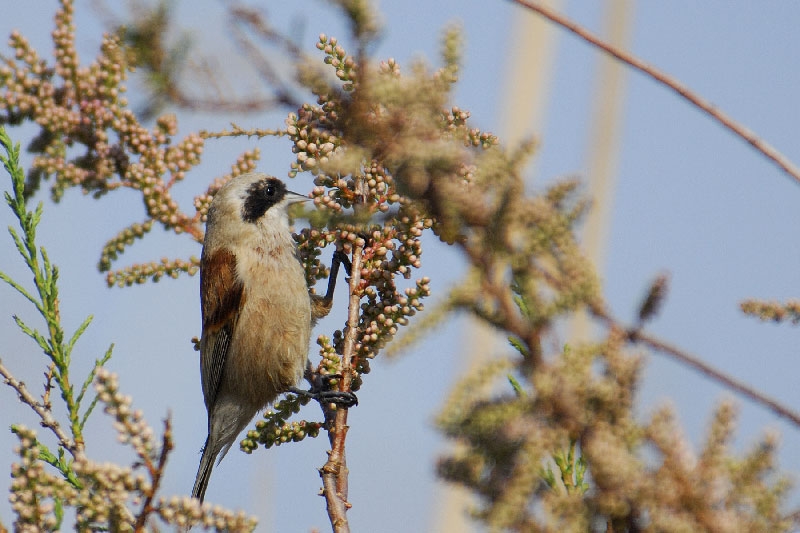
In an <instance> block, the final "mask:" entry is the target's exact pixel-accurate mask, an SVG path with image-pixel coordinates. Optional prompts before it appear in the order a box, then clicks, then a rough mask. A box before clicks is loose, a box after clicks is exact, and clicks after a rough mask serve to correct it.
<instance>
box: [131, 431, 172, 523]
mask: <svg viewBox="0 0 800 533" xmlns="http://www.w3.org/2000/svg"><path fill="white" fill-rule="evenodd" d="M171 450H172V421H171V419H170V418H169V417H168V418H167V419H166V420H164V436H163V437H162V438H161V453H160V454H159V456H158V465H156V466H155V467H154V466H153V464H152V462H151V461H149V458H146V459H147V463H148V464H147V465H146V466H147V469H148V473H149V474H150V479H151V480H152V482H151V484H150V488H149V489H148V490H147V491H146V492H145V494H146V495H147V497H146V498H145V501H144V503H143V504H142V510H141V511H140V512H139V516H137V517H136V523H135V524H134V531H136V532H137V533H138V532H143V531H145V526H146V525H147V519H148V517H149V516H150V515H151V514H152V513H153V512H154V510H155V509H154V507H153V499H154V498H155V496H156V494H157V493H158V489H159V487H160V485H161V479H162V478H163V476H164V468H165V467H166V466H167V457H168V456H169V452H170V451H171Z"/></svg>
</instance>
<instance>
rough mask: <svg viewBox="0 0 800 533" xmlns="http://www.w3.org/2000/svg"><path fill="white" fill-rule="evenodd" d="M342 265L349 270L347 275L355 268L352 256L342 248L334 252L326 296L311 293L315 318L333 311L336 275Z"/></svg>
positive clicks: (312, 311) (312, 313) (312, 310)
mask: <svg viewBox="0 0 800 533" xmlns="http://www.w3.org/2000/svg"><path fill="white" fill-rule="evenodd" d="M341 265H344V268H345V272H347V275H348V276H349V275H350V271H351V269H352V268H353V265H352V263H350V258H348V257H347V254H345V253H344V252H342V251H341V250H336V251H335V252H333V261H332V262H331V272H330V275H329V276H328V290H327V292H326V293H325V296H319V295H317V294H312V295H311V316H312V318H313V319H314V320H318V319H320V318H323V317H326V316H328V313H330V312H331V306H332V305H333V292H334V291H335V290H336V276H337V275H338V274H339V267H340V266H341Z"/></svg>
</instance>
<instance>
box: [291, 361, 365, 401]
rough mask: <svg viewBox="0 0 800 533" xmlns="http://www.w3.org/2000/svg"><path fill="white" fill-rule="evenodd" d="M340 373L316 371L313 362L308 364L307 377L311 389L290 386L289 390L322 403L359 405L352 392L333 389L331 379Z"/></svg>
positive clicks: (338, 376) (337, 376)
mask: <svg viewBox="0 0 800 533" xmlns="http://www.w3.org/2000/svg"><path fill="white" fill-rule="evenodd" d="M340 377H342V376H340V375H336V374H334V375H324V374H320V373H319V372H315V371H314V369H313V368H312V367H311V363H309V364H308V366H306V373H305V378H306V381H308V383H309V384H310V385H311V388H310V389H309V390H303V389H298V388H297V387H290V388H289V391H288V392H291V393H294V394H297V395H298V396H302V397H305V398H311V399H312V400H316V401H318V402H319V403H320V404H322V405H323V408H324V404H329V403H335V404H336V405H337V406H339V407H345V408H347V407H353V406H355V405H358V397H356V395H355V394H354V393H352V392H349V391H348V392H343V391H338V390H333V389H331V380H332V379H336V378H340Z"/></svg>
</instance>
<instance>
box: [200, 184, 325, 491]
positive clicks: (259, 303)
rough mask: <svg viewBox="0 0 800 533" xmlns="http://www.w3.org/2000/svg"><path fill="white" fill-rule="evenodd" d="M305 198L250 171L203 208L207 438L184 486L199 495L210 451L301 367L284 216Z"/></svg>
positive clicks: (306, 327)
mask: <svg viewBox="0 0 800 533" xmlns="http://www.w3.org/2000/svg"><path fill="white" fill-rule="evenodd" d="M305 200H308V198H307V197H305V196H302V195H300V194H297V193H294V192H291V191H288V190H287V189H286V185H284V183H283V182H281V181H280V180H278V179H277V178H273V177H270V176H267V175H266V174H261V173H255V172H254V173H248V174H244V175H242V176H238V177H236V178H234V179H232V180H231V181H229V182H228V183H227V184H226V185H225V186H223V187H222V188H221V189H220V190H219V191H218V192H217V194H216V195H215V196H214V200H213V201H212V202H211V207H210V208H209V210H208V222H207V225H206V234H205V241H204V243H203V253H202V257H201V259H200V299H201V305H202V319H203V332H202V336H201V338H200V373H201V379H202V385H203V396H204V398H205V403H206V409H207V410H208V438H207V439H206V443H205V446H204V447H203V456H202V458H201V460H200V468H199V469H198V472H197V478H196V480H195V483H194V488H193V489H192V496H193V497H195V498H198V499H200V501H203V498H204V496H205V492H206V487H207V486H208V480H209V477H210V475H211V469H212V468H213V466H214V460H215V459H216V457H217V456H218V455H219V459H220V460H222V457H224V456H225V454H226V453H227V452H228V450H229V449H230V447H231V444H233V442H234V440H235V439H236V437H237V435H238V434H239V433H240V432H241V431H242V430H243V429H244V428H245V427H246V426H247V424H248V423H249V422H250V420H251V419H252V418H253V417H254V416H255V414H256V413H257V412H258V411H259V410H260V409H263V408H264V407H265V406H266V405H267V404H269V403H271V402H272V401H274V400H275V398H276V397H277V396H278V395H279V394H280V393H282V392H286V391H288V390H290V389H292V388H293V387H294V386H295V385H296V384H297V382H298V381H299V380H300V378H301V377H302V376H303V373H304V371H305V369H306V361H307V356H308V348H309V337H310V335H311V323H312V299H311V297H310V296H309V292H308V286H307V285H306V280H305V275H304V271H303V267H302V265H301V264H300V262H299V261H298V258H297V255H296V249H295V244H294V240H293V239H292V235H291V232H290V230H289V220H288V215H287V208H288V207H289V205H291V204H292V203H295V202H302V201H305ZM329 295H330V296H331V297H332V292H330V293H329ZM322 300H324V299H322ZM323 307H324V306H323ZM327 309H330V302H327Z"/></svg>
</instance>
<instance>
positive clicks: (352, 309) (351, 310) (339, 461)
mask: <svg viewBox="0 0 800 533" xmlns="http://www.w3.org/2000/svg"><path fill="white" fill-rule="evenodd" d="M363 251H364V243H363V242H361V241H360V240H359V241H357V242H356V244H355V246H354V247H353V257H352V259H351V261H352V267H351V271H350V272H351V274H350V301H349V305H348V315H347V331H346V332H345V336H344V346H343V349H342V362H341V369H342V378H341V381H340V388H339V390H340V391H342V392H349V391H350V386H351V383H352V380H353V372H352V368H353V367H352V360H353V354H354V353H355V348H356V335H357V333H358V319H359V314H358V313H359V310H360V302H361V295H360V291H359V285H360V284H361V259H362V253H363ZM347 413H348V410H347V409H346V408H342V407H339V406H337V409H336V412H335V414H334V417H333V427H332V429H330V430H329V435H330V440H331V451H330V452H328V461H327V462H326V463H325V465H324V466H323V467H322V469H321V470H320V476H321V477H322V486H323V494H324V496H325V502H326V505H327V509H328V517H329V518H330V521H331V525H332V526H333V531H334V532H335V533H349V531H350V524H349V523H348V522H347V515H346V513H347V509H348V508H349V507H350V504H349V503H348V501H347V493H348V478H347V475H348V470H347V458H346V456H345V439H346V437H347V429H348V426H347Z"/></svg>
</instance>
